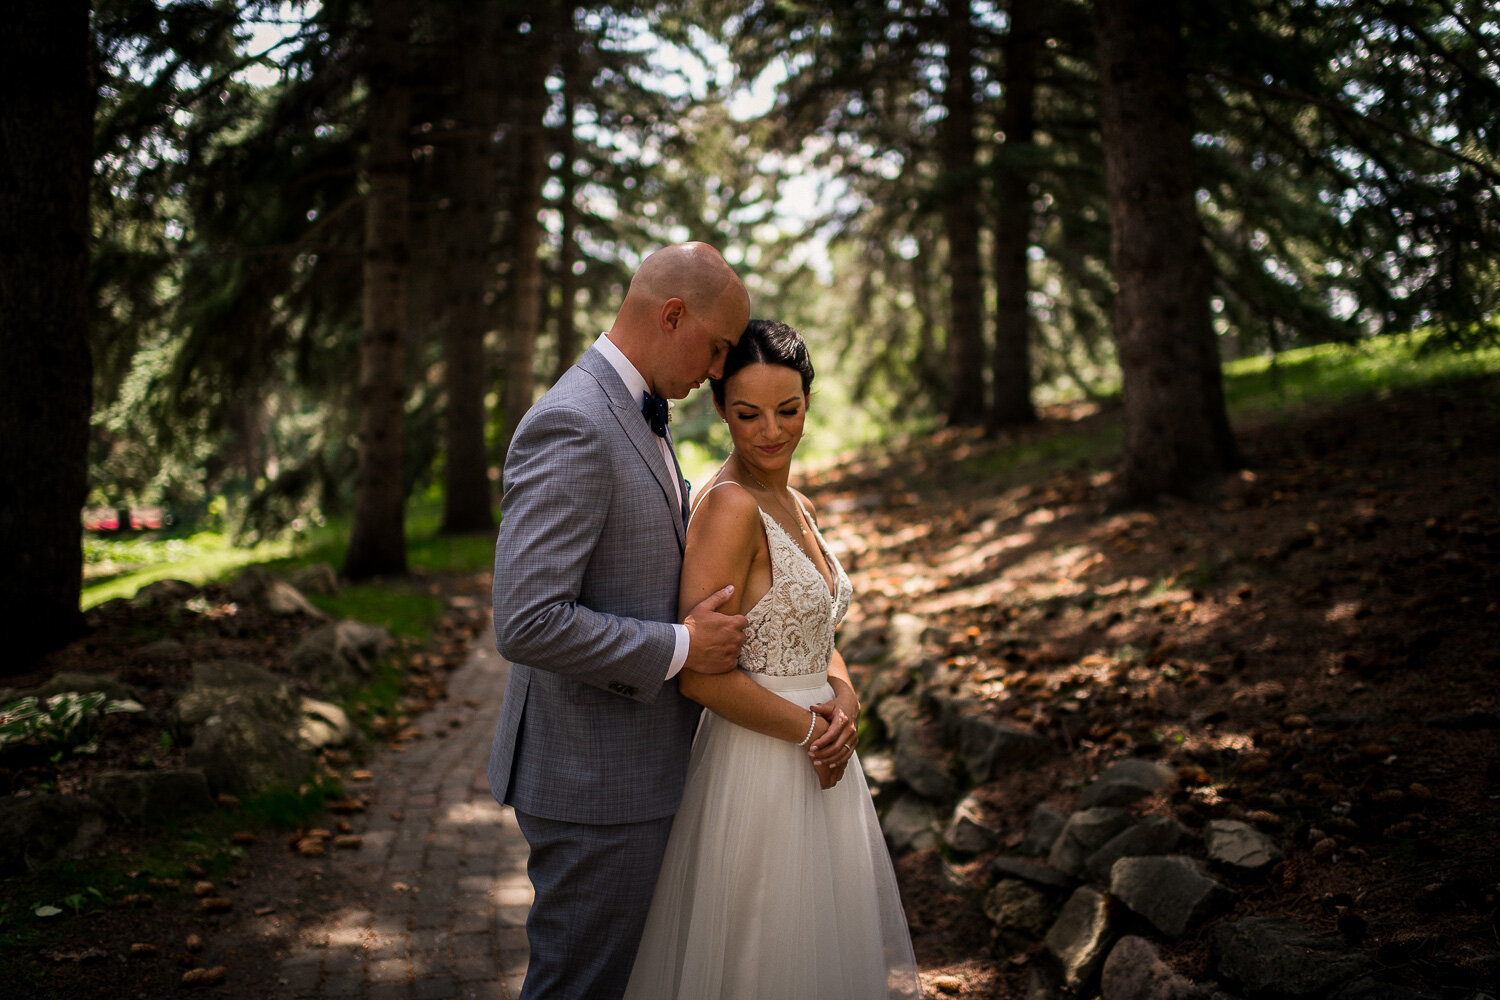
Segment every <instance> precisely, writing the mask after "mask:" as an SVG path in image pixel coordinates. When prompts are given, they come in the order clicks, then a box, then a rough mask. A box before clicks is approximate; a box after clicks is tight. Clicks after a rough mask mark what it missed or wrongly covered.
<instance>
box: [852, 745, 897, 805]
mask: <svg viewBox="0 0 1500 1000" xmlns="http://www.w3.org/2000/svg"><path fill="white" fill-rule="evenodd" d="M859 767H860V770H862V771H864V773H865V783H866V784H868V785H869V786H870V791H871V792H872V793H873V794H876V795H878V794H880V793H881V792H882V791H884V790H885V789H886V788H887V787H888V786H890V785H893V784H895V781H896V761H895V758H893V757H892V756H891V755H890V754H888V753H884V752H882V751H880V750H872V751H871V752H869V753H865V752H864V751H860V754H859Z"/></svg>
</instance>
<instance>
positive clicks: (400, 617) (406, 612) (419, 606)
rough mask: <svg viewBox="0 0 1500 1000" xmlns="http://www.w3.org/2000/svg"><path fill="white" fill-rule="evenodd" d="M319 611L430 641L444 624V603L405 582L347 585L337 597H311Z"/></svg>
mask: <svg viewBox="0 0 1500 1000" xmlns="http://www.w3.org/2000/svg"><path fill="white" fill-rule="evenodd" d="M307 599H308V600H309V601H310V602H312V604H313V605H314V606H316V607H317V608H318V610H320V611H323V612H325V613H327V614H329V615H331V616H332V617H334V618H353V619H354V620H355V621H361V622H378V623H379V624H381V625H384V626H385V627H386V628H387V629H389V630H390V632H391V634H392V635H398V636H401V635H405V636H411V637H412V638H415V639H424V640H425V639H426V638H427V637H428V636H430V635H431V634H432V633H433V631H434V630H435V629H436V628H437V627H438V624H439V623H441V622H442V620H443V599H442V598H441V597H438V596H437V595H435V594H429V593H426V592H424V591H421V590H417V589H414V588H413V587H412V586H410V585H409V584H407V583H406V582H405V581H392V582H389V583H385V582H372V583H355V584H344V585H343V586H341V587H340V588H339V592H338V593H337V594H308V595H307Z"/></svg>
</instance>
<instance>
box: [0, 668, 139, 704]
mask: <svg viewBox="0 0 1500 1000" xmlns="http://www.w3.org/2000/svg"><path fill="white" fill-rule="evenodd" d="M65 691H77V692H78V693H79V694H87V693H88V692H90V691H103V692H104V696H105V697H106V698H108V699H110V700H111V701H137V700H139V699H140V694H139V692H137V691H136V689H135V688H133V687H131V686H130V685H129V684H126V683H125V682H123V681H117V680H115V679H114V678H113V677H107V676H105V675H103V674H85V673H82V672H80V671H77V670H64V671H62V672H60V673H56V674H53V675H52V676H51V677H49V678H48V679H47V680H46V681H45V682H44V683H42V684H39V685H37V686H36V687H34V688H29V689H27V690H24V691H19V692H17V697H23V696H26V695H33V696H35V697H37V698H51V697H52V696H53V695H58V694H62V693H63V692H65Z"/></svg>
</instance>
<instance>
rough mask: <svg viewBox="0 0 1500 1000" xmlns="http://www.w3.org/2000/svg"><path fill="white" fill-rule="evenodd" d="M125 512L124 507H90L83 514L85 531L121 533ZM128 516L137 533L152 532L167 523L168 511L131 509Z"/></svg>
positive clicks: (146, 508)
mask: <svg viewBox="0 0 1500 1000" xmlns="http://www.w3.org/2000/svg"><path fill="white" fill-rule="evenodd" d="M123 511H125V508H123V507H122V508H119V509H116V508H114V507H89V508H87V509H85V510H84V512H83V530H85V531H119V530H120V514H121V513H122V512H123ZM126 516H127V517H129V518H130V524H129V525H128V527H129V528H130V529H132V530H135V531H151V530H155V529H157V528H160V527H161V526H162V525H164V524H166V523H167V517H166V511H165V510H164V509H163V508H161V507H131V508H129V513H128V514H127V515H126Z"/></svg>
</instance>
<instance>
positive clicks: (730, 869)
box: [625, 320, 921, 1000]
mask: <svg viewBox="0 0 1500 1000" xmlns="http://www.w3.org/2000/svg"><path fill="white" fill-rule="evenodd" d="M812 378H813V368H812V363H811V361H810V360H809V358H808V352H807V345H806V344H805V343H804V342H803V340H802V338H801V337H800V336H799V335H798V334H797V332H796V331H795V330H793V329H792V328H791V327H789V326H787V325H786V324H784V323H773V322H768V321H765V320H752V321H751V322H750V325H749V326H748V327H747V328H746V330H745V334H744V336H743V337H741V338H740V342H739V344H738V346H736V347H735V348H734V349H733V350H731V351H730V353H729V357H728V359H727V360H726V361H725V363H724V374H723V376H722V377H721V378H718V379H715V380H713V383H712V385H713V393H714V404H715V406H716V407H717V408H718V411H719V415H720V416H721V417H722V418H723V419H724V420H725V422H726V423H727V424H728V425H729V433H730V437H731V438H732V439H733V442H734V451H733V453H732V454H731V455H730V456H729V459H728V460H727V461H726V462H725V463H724V466H723V468H721V469H720V470H719V472H718V474H717V475H716V476H715V477H714V481H713V482H712V483H711V484H710V486H709V487H708V488H707V489H705V490H704V491H703V492H702V493H700V494H699V497H698V501H697V504H696V507H695V509H694V512H693V516H692V521H691V522H690V524H689V526H688V537H687V550H686V553H685V555H684V559H683V570H682V584H681V589H680V591H679V595H678V600H679V606H680V607H682V608H691V607H693V606H695V605H696V604H697V603H698V602H699V601H701V600H702V599H703V598H704V597H705V596H706V595H708V594H711V593H713V592H714V591H716V590H718V589H719V588H721V587H723V586H724V585H725V584H728V583H732V584H734V586H735V590H734V596H733V598H731V603H729V604H726V605H725V606H724V607H723V608H721V609H720V610H721V611H723V612H724V613H726V614H733V613H743V614H744V615H746V617H747V618H748V619H749V625H748V627H747V628H746V630H745V644H744V646H743V647H742V649H741V651H740V660H739V667H740V669H738V670H733V671H730V672H729V673H727V674H721V675H717V676H709V675H706V674H695V673H692V672H690V671H684V672H683V673H682V674H681V675H680V676H681V680H680V685H681V690H682V693H683V694H685V695H687V696H688V697H689V698H691V699H693V700H694V701H697V702H699V703H701V704H702V705H704V706H705V707H706V708H708V709H709V711H708V712H705V713H704V714H703V718H702V721H701V722H700V724H699V730H698V734H697V736H696V738H695V740H694V743H693V750H692V758H691V762H690V764H689V766H688V778H687V788H686V790H685V791H684V794H683V799H682V805H681V807H680V808H679V810H678V812H677V816H676V819H675V820H674V822H673V826H672V834H671V839H670V840H669V842H668V844H667V851H666V859H665V861H664V862H663V865H662V870H661V877H660V879H659V881H658V882H657V886H656V893H655V896H654V897H653V899H652V902H651V909H650V913H649V915H648V916H647V919H646V930H645V935H644V937H643V939H642V941H641V947H640V951H639V952H638V953H637V956H636V961H635V968H634V971H633V972H632V974H631V978H630V985H629V987H628V988H627V989H626V993H625V996H626V998H627V1000H631V998H634V1000H664V998H678V1000H714V998H719V1000H758V998H763V1000H797V998H807V1000H871V998H876V997H885V998H902V1000H908V998H910V1000H915V998H917V997H920V995H921V989H920V986H919V984H918V982H917V970H916V960H915V958H914V957H913V955H912V948H911V939H910V936H909V935H908V932H907V928H906V918H905V916H904V914H903V912H902V910H901V900H900V897H899V896H898V894H897V888H896V880H895V872H894V870H893V869H892V867H891V861H890V856H889V855H888V854H887V852H886V848H885V842H884V840H883V839H882V837H881V833H880V826H879V822H878V821H877V819H876V816H875V810H874V807H873V805H872V804H871V801H870V793H869V790H868V787H867V786H866V784H865V778H864V774H863V772H862V771H861V770H860V767H859V761H858V759H857V757H856V756H855V754H854V746H853V744H854V737H853V735H852V734H853V729H852V726H850V725H849V720H850V719H854V718H856V717H857V713H858V701H857V699H856V698H855V696H854V691H853V687H852V685H851V684H850V681H849V671H848V668H847V667H846V666H845V665H844V661H843V659H842V658H841V657H840V656H839V654H838V652H837V650H835V649H834V647H833V633H834V627H835V626H836V625H837V624H838V621H839V619H840V618H842V617H843V615H844V612H845V611H846V610H847V609H848V607H849V598H850V586H849V579H848V577H847V576H845V575H844V571H843V569H842V567H840V566H839V563H838V560H837V559H835V558H834V556H833V554H832V553H831V552H830V551H829V550H828V547H827V546H826V545H825V544H824V542H823V538H822V535H820V534H819V532H818V527H817V521H816V519H815V516H814V512H813V508H812V505H811V504H810V503H809V502H808V501H807V499H806V498H805V497H803V496H802V495H801V494H799V493H797V492H796V491H795V490H792V489H790V488H789V487H788V486H787V477H788V473H789V471H790V467H791V460H792V453H793V452H794V451H795V450H796V447H797V443H798V441H799V440H800V439H801V437H802V431H803V422H804V420H805V418H806V415H807V406H808V403H809V400H810V396H809V390H810V388H811V385H812ZM846 717H847V718H846ZM830 729H831V730H832V732H833V736H832V738H833V739H837V738H839V737H841V736H843V737H844V742H843V743H842V744H840V745H835V746H831V747H829V746H825V744H827V743H829V742H830V739H825V738H824V737H825V735H826V734H828V733H829V732H830ZM846 734H847V735H846Z"/></svg>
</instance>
